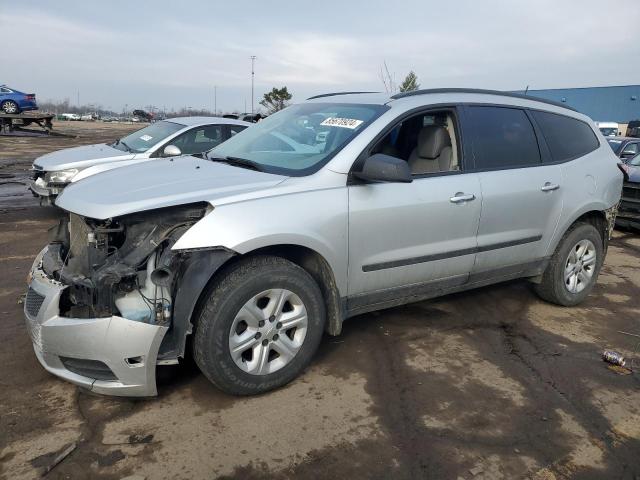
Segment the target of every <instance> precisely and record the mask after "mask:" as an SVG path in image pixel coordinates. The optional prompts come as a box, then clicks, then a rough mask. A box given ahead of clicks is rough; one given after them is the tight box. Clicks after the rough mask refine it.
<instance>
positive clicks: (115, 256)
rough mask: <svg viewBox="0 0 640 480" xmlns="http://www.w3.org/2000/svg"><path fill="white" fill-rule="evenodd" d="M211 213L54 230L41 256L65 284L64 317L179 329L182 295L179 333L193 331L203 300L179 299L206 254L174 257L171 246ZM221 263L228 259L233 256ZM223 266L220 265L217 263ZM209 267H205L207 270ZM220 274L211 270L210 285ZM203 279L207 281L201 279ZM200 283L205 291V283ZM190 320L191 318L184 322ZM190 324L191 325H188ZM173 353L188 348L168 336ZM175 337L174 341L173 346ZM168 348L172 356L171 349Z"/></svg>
mask: <svg viewBox="0 0 640 480" xmlns="http://www.w3.org/2000/svg"><path fill="white" fill-rule="evenodd" d="M211 208H212V207H211V206H210V205H209V204H208V203H204V202H203V203H197V204H189V205H182V206H177V207H170V208H162V209H158V210H150V211H144V212H139V213H134V214H130V215H125V216H122V217H120V218H112V219H107V220H95V219H90V218H85V217H81V216H79V215H76V214H74V213H70V214H69V216H68V217H65V218H63V219H62V220H61V221H60V223H59V224H58V225H57V226H55V227H53V228H52V229H51V230H50V231H49V234H50V243H49V247H48V251H47V253H46V254H45V255H44V257H43V258H42V269H43V270H44V272H45V273H46V274H47V275H48V276H49V277H50V278H52V279H54V280H56V281H58V282H60V283H62V284H63V285H65V286H66V287H67V288H65V289H64V291H63V293H62V295H61V297H60V304H59V309H60V315H61V316H64V317H70V318H99V317H110V316H112V315H117V316H121V317H124V318H126V319H129V320H133V321H139V322H144V323H149V324H153V325H160V326H165V327H171V326H172V323H173V322H172V320H173V317H174V315H175V312H176V305H175V301H176V297H180V298H181V299H182V306H180V305H179V306H178V309H177V312H178V313H180V314H181V316H182V317H183V319H182V320H183V322H182V323H183V325H181V326H182V328H179V330H181V331H180V332H179V333H181V334H182V335H181V336H182V337H184V335H185V334H186V333H190V330H191V326H190V324H188V321H189V317H190V315H191V312H192V311H193V308H194V306H195V302H196V300H197V296H195V297H194V295H193V292H185V294H183V295H180V292H179V291H178V290H179V289H180V282H178V281H177V279H178V278H180V277H182V276H184V275H185V274H188V275H189V276H190V277H193V274H192V273H188V271H189V270H191V271H193V270H194V268H193V266H192V265H191V264H192V262H196V263H198V262H199V261H200V260H199V259H200V258H201V257H202V256H203V255H202V254H203V253H204V252H201V251H200V252H185V251H179V252H175V251H172V250H171V247H172V246H173V245H174V244H175V242H176V241H177V240H178V239H179V238H180V237H181V236H182V234H184V232H185V231H186V230H187V229H189V227H191V226H192V225H193V224H194V223H196V222H197V221H198V220H200V219H201V218H202V217H204V216H205V215H206V214H207V212H208V211H209V210H210V209H211ZM219 253H224V255H222V257H221V256H220V255H219V254H218V255H214V256H215V257H216V258H218V259H219V260H222V261H223V259H226V258H229V256H231V255H232V253H230V252H226V251H224V252H219ZM216 263H220V262H216ZM203 265H204V266H205V268H206V263H204V264H203ZM212 273H213V270H209V271H208V276H206V279H207V280H208V278H210V275H211V274H212ZM200 277H202V279H204V277H205V276H203V275H200ZM202 279H200V280H199V281H197V282H196V284H197V285H193V284H190V283H189V282H188V281H187V282H185V284H186V285H187V286H188V287H189V288H191V287H194V286H195V287H197V288H196V290H197V292H198V293H199V292H200V290H201V289H202V287H203V286H204V285H205V284H206V280H205V281H203V280H202ZM184 317H186V318H184ZM185 321H186V325H185ZM168 337H169V338H168V339H167V343H174V345H167V349H168V350H173V351H174V352H175V350H178V351H179V352H178V353H180V354H181V353H182V352H183V349H184V344H183V342H177V345H176V342H175V340H176V338H181V337H175V336H171V335H169V336H168ZM172 338H173V342H172ZM167 349H165V350H167Z"/></svg>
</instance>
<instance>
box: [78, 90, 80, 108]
mask: <svg viewBox="0 0 640 480" xmlns="http://www.w3.org/2000/svg"><path fill="white" fill-rule="evenodd" d="M78 106H80V90H78Z"/></svg>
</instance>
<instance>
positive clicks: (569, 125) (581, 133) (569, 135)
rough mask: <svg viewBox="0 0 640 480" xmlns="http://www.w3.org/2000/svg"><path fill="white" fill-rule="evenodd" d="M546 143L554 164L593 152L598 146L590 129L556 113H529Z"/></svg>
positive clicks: (579, 122) (582, 123)
mask: <svg viewBox="0 0 640 480" xmlns="http://www.w3.org/2000/svg"><path fill="white" fill-rule="evenodd" d="M531 113H532V114H533V117H534V118H535V120H536V122H537V123H538V126H539V127H540V130H542V134H543V135H544V138H545V140H546V142H547V145H548V147H549V150H551V157H552V158H553V161H554V162H566V161H569V160H573V159H575V158H578V157H581V156H583V155H586V154H587V153H589V152H593V151H594V150H596V149H597V148H598V147H599V146H600V142H598V138H597V137H596V134H595V133H594V132H593V130H592V129H591V127H590V126H589V125H588V124H587V123H585V122H583V121H582V120H578V119H575V118H571V117H566V116H564V115H559V114H557V113H549V112H540V111H533V112H531Z"/></svg>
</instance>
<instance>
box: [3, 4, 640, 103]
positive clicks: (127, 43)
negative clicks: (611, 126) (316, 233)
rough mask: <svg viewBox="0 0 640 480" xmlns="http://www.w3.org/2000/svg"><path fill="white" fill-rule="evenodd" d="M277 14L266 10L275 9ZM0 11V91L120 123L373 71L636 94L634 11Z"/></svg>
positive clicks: (433, 7)
mask: <svg viewBox="0 0 640 480" xmlns="http://www.w3.org/2000/svg"><path fill="white" fill-rule="evenodd" d="M276 4H277V6H276ZM611 4H612V5H613V4H615V7H614V8H611V9H609V8H608V7H607V5H609V2H607V1H604V0H562V1H561V0H527V1H516V0H512V1H507V0H504V1H498V0H487V1H478V0H450V1H443V0H439V1H427V0H416V1H402V0H396V1H389V0H386V1H383V2H378V1H362V2H359V1H355V0H352V1H349V0H340V1H332V0H322V1H313V0H311V1H309V0H307V1H281V2H266V1H238V0H235V1H234V0H226V1H221V2H214V1H207V0H180V1H176V0H173V1H164V0H157V1H153V2H152V1H125V0H122V1H116V0H109V1H102V2H99V1H86V0H55V1H54V0H50V1H47V2H45V1H41V0H20V1H16V0H0V32H2V37H3V46H2V47H0V65H1V66H2V67H1V68H0V84H1V83H6V84H8V85H10V86H12V87H14V88H16V89H19V90H22V91H27V92H29V93H31V92H35V93H36V94H37V96H38V98H40V99H42V100H45V99H54V100H61V99H64V98H65V97H66V98H69V99H70V100H72V102H75V101H76V100H77V92H78V91H79V92H80V103H82V104H88V103H99V104H102V105H103V106H104V107H111V108H112V109H114V110H117V111H120V110H122V108H123V106H124V105H125V104H128V105H129V109H131V108H134V107H144V106H146V105H156V106H158V107H160V108H162V107H166V108H167V109H169V108H172V107H173V108H180V107H183V106H188V107H193V108H203V107H204V108H209V109H212V108H213V87H214V85H217V87H218V88H217V92H218V94H217V100H218V102H217V104H218V109H219V110H224V111H231V110H244V106H245V102H246V105H247V109H248V110H250V108H251V79H250V78H251V77H250V72H251V61H250V59H249V57H250V56H251V55H256V56H257V60H256V66H255V73H256V76H255V102H256V106H257V102H258V101H259V99H260V98H261V97H262V94H263V93H264V92H265V91H267V90H270V89H271V87H273V86H283V85H286V86H287V87H288V88H289V91H290V92H291V93H293V95H294V101H300V100H303V99H304V98H306V97H308V96H310V95H313V94H318V93H323V92H330V91H339V90H376V91H379V90H383V89H384V85H383V84H382V82H381V80H380V78H379V71H380V66H381V65H382V62H383V61H384V60H386V62H387V64H388V66H389V70H390V71H391V72H392V74H395V77H396V81H397V82H398V83H399V82H400V81H401V80H402V78H403V77H404V75H405V74H406V73H407V72H408V71H409V70H414V71H415V72H416V74H417V75H418V77H419V82H420V84H421V87H423V88H428V87H478V88H495V89H523V88H525V87H526V86H527V85H529V86H530V88H532V89H535V88H560V87H578V86H600V85H623V84H637V83H640V61H638V60H639V59H640V0H617V1H616V2H611Z"/></svg>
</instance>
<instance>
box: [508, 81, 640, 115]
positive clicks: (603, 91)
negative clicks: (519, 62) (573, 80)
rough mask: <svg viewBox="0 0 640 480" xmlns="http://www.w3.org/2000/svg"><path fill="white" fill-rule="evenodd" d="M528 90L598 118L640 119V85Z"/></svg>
mask: <svg viewBox="0 0 640 480" xmlns="http://www.w3.org/2000/svg"><path fill="white" fill-rule="evenodd" d="M518 93H522V94H524V93H525V92H524V91H522V90H519V91H518ZM526 94H527V95H531V96H532V97H540V98H545V99H547V100H554V101H556V102H560V103H565V104H567V105H568V106H570V107H573V108H574V109H576V110H578V111H579V112H582V113H584V114H586V115H589V116H590V117H591V118H592V119H593V120H594V121H596V122H618V123H621V124H627V123H629V122H630V121H631V120H640V85H622V86H615V87H586V88H554V89H549V90H528V91H527V92H526Z"/></svg>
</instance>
